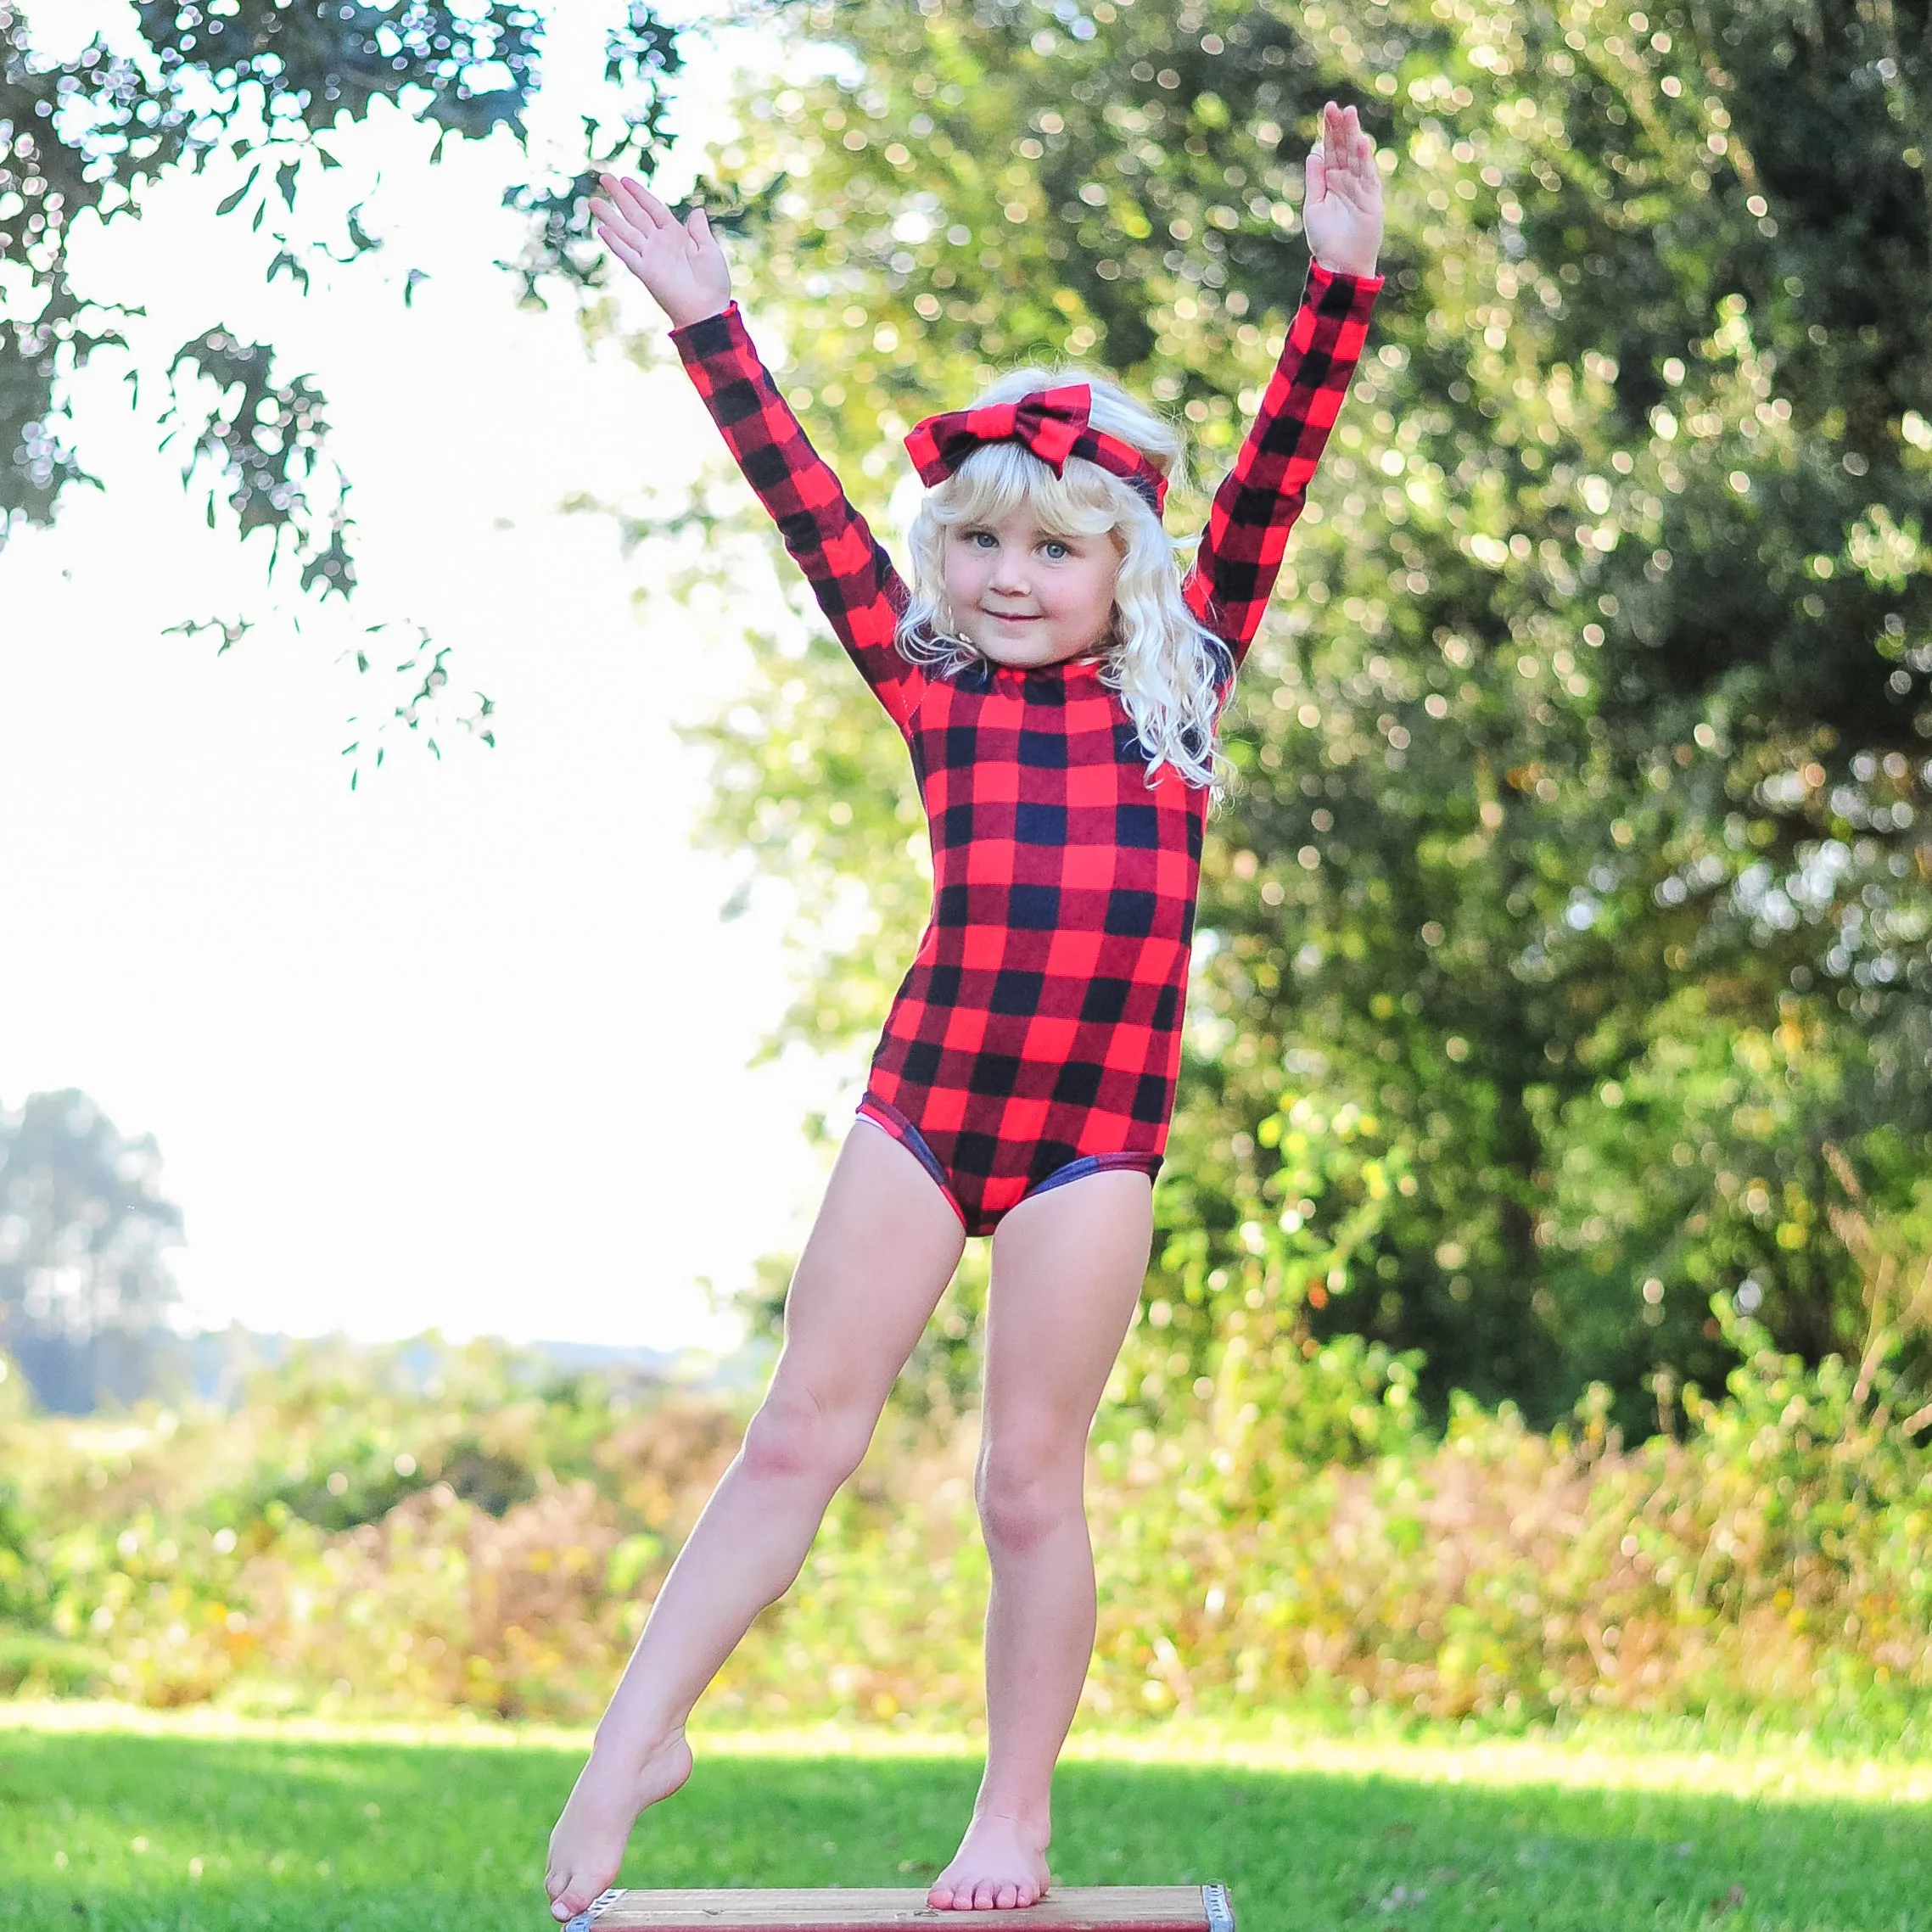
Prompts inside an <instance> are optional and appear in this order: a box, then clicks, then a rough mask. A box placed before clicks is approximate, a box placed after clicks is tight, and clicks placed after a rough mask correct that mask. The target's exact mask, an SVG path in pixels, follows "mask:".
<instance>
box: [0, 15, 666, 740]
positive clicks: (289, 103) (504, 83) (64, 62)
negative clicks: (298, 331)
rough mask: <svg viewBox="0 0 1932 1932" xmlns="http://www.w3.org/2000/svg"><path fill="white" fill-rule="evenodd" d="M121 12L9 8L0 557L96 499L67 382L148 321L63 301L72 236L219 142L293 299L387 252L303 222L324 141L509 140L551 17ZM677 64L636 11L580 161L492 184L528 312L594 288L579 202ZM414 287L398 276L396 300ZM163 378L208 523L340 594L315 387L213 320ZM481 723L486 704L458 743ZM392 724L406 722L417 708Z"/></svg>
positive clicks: (346, 564)
mask: <svg viewBox="0 0 1932 1932" xmlns="http://www.w3.org/2000/svg"><path fill="white" fill-rule="evenodd" d="M132 14H133V15H134V22H133V25H132V31H130V32H129V34H128V35H127V36H126V37H125V38H120V37H118V36H117V38H116V40H115V42H113V43H110V42H109V41H108V40H107V39H104V38H103V37H102V36H99V35H97V36H95V37H93V38H92V39H91V40H90V41H89V42H87V45H86V46H84V47H81V48H78V49H76V51H74V52H72V53H67V54H64V55H63V54H59V53H53V52H49V51H48V50H47V49H46V46H45V43H44V42H43V41H42V40H41V39H39V38H36V34H35V32H34V15H33V10H32V9H31V8H25V7H23V6H21V5H20V4H18V3H17V0H0V294H4V297H5V304H4V307H3V308H0V458H3V459H4V460H3V461H0V546H3V544H4V542H5V540H6V537H7V535H8V530H9V529H12V528H14V526H16V525H18V524H48V523H50V522H51V521H52V520H53V518H54V517H55V516H56V515H57V514H58V512H59V505H60V502H61V500H62V498H63V496H64V494H65V493H66V492H67V491H69V490H72V489H73V488H75V487H76V486H78V485H80V484H97V485H98V479H96V478H93V477H92V476H90V475H88V474H87V472H86V471H85V469H83V468H82V467H81V459H80V457H79V456H78V454H77V453H76V450H75V448H74V447H73V445H72V443H71V441H70V435H69V431H70V417H71V412H70V406H69V404H68V401H67V400H66V398H65V394H64V391H65V386H66V384H67V380H68V378H70V376H71V374H72V373H73V372H74V371H75V370H76V369H77V368H79V367H81V365H83V364H84V363H86V362H87V361H88V360H89V359H90V358H91V357H92V356H94V355H96V354H98V352H99V351H101V350H103V349H104V348H107V347H109V346H117V347H125V346H126V337H125V336H124V335H123V334H122V333H121V332H120V327H119V324H120V322H122V321H124V320H125V319H126V317H127V316H131V315H137V314H139V313H141V311H140V310H139V309H138V308H137V307H135V306H133V305H131V304H130V303H129V302H128V301H127V300H126V299H125V298H124V297H123V296H122V295H121V294H120V293H119V292H117V291H115V290H113V289H111V288H98V289H96V288H87V289H83V288H78V287H76V284H75V283H74V280H73V278H72V277H71V275H70V265H69V256H70V242H71V239H72V238H73V235H74V233H75V232H76V228H77V227H78V226H79V225H80V224H81V223H82V222H83V221H86V220H87V218H88V217H89V216H92V218H93V219H94V220H95V221H99V222H102V223H104V224H111V223H113V222H115V221H120V220H124V219H132V220H139V219H140V217H141V215H142V211H143V203H144V199H145V197H146V194H147V193H148V190H149V189H150V188H152V186H153V185H154V183H155V182H158V181H160V180H161V179H162V178H163V177H165V176H169V175H171V174H176V173H181V172H186V173H188V174H194V173H197V172H199V171H200V170H201V169H202V168H204V166H205V165H207V164H208V162H209V161H210V160H211V159H213V158H214V157H215V156H216V154H217V153H218V152H219V151H221V150H223V149H225V150H226V151H227V155H228V156H229V157H231V158H232V160H235V161H237V162H238V163H241V164H244V165H246V167H247V174H246V176H244V180H243V182H242V185H241V187H240V188H237V189H236V190H235V192H234V193H232V194H231V195H229V196H228V197H227V199H225V200H224V201H223V202H222V203H221V206H220V212H221V214H223V215H224V216H229V217H231V218H232V219H233V220H235V221H243V220H244V219H245V220H246V221H247V223H248V226H249V232H250V233H251V234H252V233H255V232H259V231H260V230H261V229H262V227H263V226H264V224H265V222H266V224H267V225H268V239H269V240H270V241H272V244H274V250H275V252H274V254H273V255H272V258H271V259H270V260H269V261H268V264H267V268H266V275H267V278H268V279H269V280H270V281H271V282H272V281H273V280H275V278H276V277H277V276H279V275H282V274H283V273H287V274H288V276H289V277H291V278H292V279H293V280H294V281H295V282H296V283H299V284H300V286H301V288H303V289H304V290H306V289H307V288H308V285H309V277H310V274H311V269H310V266H309V263H310V262H311V261H313V260H316V258H317V257H318V256H326V257H327V258H328V259H329V260H335V261H348V260H354V259H355V258H356V257H357V256H358V255H362V254H364V253H366V252H367V251H368V250H370V249H374V248H377V247H379V246H380V245H381V244H380V243H379V242H378V240H377V239H375V238H372V236H370V235H369V234H368V233H367V232H366V231H365V230H364V228H363V227H362V226H361V221H359V220H358V218H357V217H358V215H359V213H360V210H361V204H360V203H358V204H356V207H355V208H353V209H351V210H350V213H349V216H348V219H347V222H346V232H345V233H344V235H343V236H341V237H340V238H338V240H339V244H340V249H341V252H340V253H338V252H337V249H336V247H335V246H334V245H333V244H331V243H330V242H328V241H322V240H316V239H314V238H305V237H304V236H302V235H300V233H299V232H297V230H296V224H295V222H294V215H295V211H296V207H297V204H298V201H299V200H300V197H301V195H302V193H303V189H304V184H305V183H307V182H312V181H313V179H314V178H315V176H316V173H317V172H318V171H322V170H328V169H333V168H337V167H339V166H341V165H343V163H342V162H341V161H340V160H339V158H338V157H337V155H336V154H334V153H333V150H332V148H331V147H330V145H329V137H330V136H331V135H332V134H333V133H337V132H340V131H341V130H343V129H344V127H345V126H349V125H352V124H354V123H356V122H360V121H363V120H367V118H368V117H369V115H370V114H371V112H372V109H374V107H375V106H376V105H377V104H378V103H384V102H386V103H388V104H390V105H392V106H394V107H395V108H397V109H400V110H401V111H403V112H405V113H407V114H410V115H412V116H413V117H414V118H415V119H417V120H423V121H427V122H428V123H430V124H432V125H434V126H435V127H436V128H437V129H438V131H439V132H438V135H437V139H436V143H435V145H434V148H433V150H432V153H431V160H432V161H434V160H436V159H438V158H440V155H441V154H442V152H443V148H444V145H445V143H446V142H448V141H449V140H450V139H451V138H452V137H453V138H456V139H459V140H460V139H470V140H479V139H482V138H484V137H487V136H488V135H490V133H491V132H494V131H495V130H496V129H498V128H507V129H508V130H509V132H511V133H512V135H513V136H514V137H515V138H516V139H517V140H518V143H523V141H524V118H523V116H524V108H525V106H526V104H528V102H529V98H530V97H531V96H532V94H533V93H534V92H535V90H536V88H537V87H538V85H539V79H540V53H541V48H542V40H543V16H542V14H541V13H540V10H539V9H538V8H535V7H533V6H527V5H524V4H520V3H518V0H471V3H468V4H464V3H462V0H457V3H456V4H450V5H443V4H437V3H434V0H381V3H378V4H361V3H358V4H354V5H342V4H337V3H336V0H137V5H136V6H135V7H134V8H132ZM51 18H52V10H51V9H49V10H48V15H45V16H42V20H43V21H50V20H51ZM678 67H679V54H678V48H677V42H676V37H675V34H674V32H673V31H672V30H671V29H670V28H669V26H668V25H665V24H664V22H663V21H662V20H660V19H659V18H658V15H657V14H656V13H655V11H654V10H653V9H652V8H651V7H649V6H648V5H645V4H641V3H638V0H633V3H632V4H630V6H629V7H628V8H626V9H625V11H624V18H623V20H622V22H621V23H620V24H619V25H616V26H613V29H612V31H611V32H610V35H609V36H608V47H607V61H606V68H605V76H606V79H607V81H608V82H609V83H610V85H611V87H612V89H613V97H612V100H611V104H610V111H609V113H608V115H607V116H606V117H605V118H603V119H602V120H595V119H591V118H590V117H586V119H585V129H584V135H585V148H586V150H587V158H588V160H589V163H590V165H588V166H586V167H585V169H584V170H583V171H580V172H579V173H577V174H576V175H574V176H571V177H569V178H566V179H546V180H541V181H537V182H524V183H520V184H517V185H514V186H512V187H511V188H509V189H508V190H507V192H506V194H505V198H504V199H505V202H506V204H507V205H509V206H512V207H515V208H517V209H518V210H521V211H522V212H523V213H524V214H526V215H527V216H529V219H530V229H529V240H528V244H527V245H526V247H525V249H524V252H523V255H522V256H521V258H520V260H518V261H516V262H513V263H507V264H505V265H504V266H507V267H508V268H510V269H511V270H512V272H514V273H515V274H516V275H517V276H518V277H519V278H520V280H521V283H522V285H523V293H524V300H528V301H534V302H541V301H542V300H544V297H543V294H542V293H541V288H542V286H543V285H544V284H545V283H557V282H558V281H561V282H562V283H563V285H564V286H567V287H569V286H574V287H575V288H580V289H581V288H585V287H588V286H591V285H594V284H595V283H596V282H597V281H598V280H599V279H600V277H601V276H602V272H603V268H602V260H601V251H598V250H597V249H596V248H595V247H594V245H593V244H592V243H591V238H590V233H589V221H588V209H587V196H588V193H589V192H590V190H591V188H592V187H593V186H594V183H595V178H596V170H597V169H598V168H599V167H602V166H619V167H630V168H635V169H638V170H641V171H644V172H646V173H648V172H649V171H650V170H651V168H652V165H654V163H655V162H656V160H658V157H659V155H660V154H661V153H662V150H663V146H664V114H665V110H666V109H667V107H668V105H669V95H668V91H667V90H668V83H669V80H670V78H671V77H672V76H675V73H676V72H677V70H678ZM414 288H415V277H414V276H413V275H412V277H409V278H408V279H407V280H406V283H405V288H404V300H409V298H410V295H411V294H412V293H413V290H414ZM131 373H132V372H131ZM195 377H202V378H207V382H208V384H211V385H212V389H213V392H214V393H213V396H212V400H211V399H210V394H209V389H208V386H207V385H204V384H197V383H196V382H195V381H194V380H193V378H195ZM166 382H167V387H168V400H167V403H166V405H165V407H164V408H163V409H162V410H161V411H160V414H159V417H158V422H159V423H160V424H163V425H165V426H166V427H167V428H168V431H169V434H168V435H167V438H166V442H167V443H178V444H180V445H182V446H184V447H185V448H186V449H187V450H188V451H189V452H190V458H189V464H188V473H187V476H186V477H184V480H187V479H189V478H192V477H193V476H194V475H195V474H197V473H199V475H200V476H201V477H202V478H203V479H204V483H205V486H206V488H207V490H208V520H209V524H210V528H212V527H214V526H215V524H216V521H217V512H216V499H217V497H218V496H222V495H223V494H225V495H226V497H227V508H228V511H229V512H230V513H231V515H232V519H233V527H234V529H236V530H237V532H238V535H240V536H241V538H242V539H243V540H244V541H245V540H247V539H248V538H249V537H250V536H251V535H253V534H254V533H255V531H257V530H266V532H267V533H268V536H269V549H268V564H269V568H270V570H271V572H272V571H273V570H274V568H275V565H276V563H277V561H278V560H279V558H280V557H282V555H283V551H284V550H285V549H286V551H287V552H288V559H289V563H290V566H291V567H292V568H294V570H295V571H296V573H297V576H298V580H299V584H300V589H301V590H302V591H305V592H307V593H310V594H311V595H313V596H317V597H322V598H326V597H328V596H331V595H335V596H342V597H344V598H346V597H348V596H350V595H351V594H352V592H353V591H354V589H355V584H356V565H355V558H354V555H353V552H352V550H351V547H350V546H351V537H352V532H353V529H354V519H353V518H352V517H351V516H350V510H349V498H350V484H349V479H347V478H346V477H345V476H344V475H343V473H342V472H341V471H340V469H339V468H338V466H337V465H336V464H335V462H334V461H333V458H332V457H331V456H330V454H329V446H328V436H329V423H328V416H327V410H328V397H327V395H326V394H325V392H324V390H323V389H322V383H321V380H320V378H318V376H317V375H316V374H315V373H313V372H310V373H303V374H289V373H288V372H285V371H284V370H283V367H281V363H280V358H279V356H278V353H277V350H276V348H275V346H274V344H272V343H262V342H250V341H246V340H244V339H243V338H242V337H241V336H240V335H239V334H238V333H237V332H236V331H235V330H234V329H232V328H229V327H228V326H227V324H225V323H223V322H221V321H220V320H219V319H218V318H216V317H213V316H210V319H209V324H208V327H207V328H204V329H203V330H202V331H201V332H200V333H198V334H197V335H195V336H194V337H193V338H192V339H189V340H188V341H187V342H184V343H183V344H182V345H181V346H180V348H179V349H178V350H176V352H175V354H174V356H173V358H172V360H171V361H170V362H169V364H168V367H167V370H166ZM204 465H205V467H204ZM187 628H188V629H190V630H202V629H210V630H220V631H221V635H222V643H221V648H222V649H227V647H228V646H229V645H230V644H232V642H233V641H234V640H235V638H236V637H237V636H239V635H240V634H241V632H242V631H244V630H247V629H248V628H249V625H248V624H247V623H246V622H245V621H238V622H236V623H227V622H217V621H215V620H210V621H208V622H206V623H200V622H197V623H193V624H190V625H188V627H187ZM371 628H372V630H373V629H377V628H379V627H378V626H372V627H371ZM445 654H446V653H440V652H427V651H426V652H420V653H419V654H418V657H417V658H415V659H412V661H411V664H409V665H407V666H405V667H403V668H404V669H415V670H416V671H417V672H418V673H419V675H420V679H421V682H422V686H423V688H422V690H421V691H420V692H417V699H418V700H420V701H422V702H423V703H424V704H425V705H427V704H428V703H429V702H430V701H431V700H432V699H433V698H434V695H435V693H436V692H438V691H439V690H440V687H441V686H442V685H443V684H444V683H445V681H446V674H445V670H444V664H443V658H444V656H445ZM365 668H366V667H365ZM398 709H399V714H400V715H403V716H404V717H405V718H406V721H407V722H408V723H409V725H410V726H411V728H412V729H413V728H414V727H415V725H416V723H417V711H416V708H415V704H414V703H413V702H412V703H410V704H408V705H406V706H402V707H399V708H398ZM488 715H489V705H488V703H487V701H486V700H485V701H484V704H483V707H482V710H481V713H480V714H479V717H478V718H475V719H472V720H468V722H469V723H470V725H471V727H472V728H473V729H476V728H479V726H480V725H481V723H482V721H483V720H487V718H488ZM482 735H483V736H484V737H485V738H487V737H488V736H489V732H488V731H487V730H484V731H483V732H482Z"/></svg>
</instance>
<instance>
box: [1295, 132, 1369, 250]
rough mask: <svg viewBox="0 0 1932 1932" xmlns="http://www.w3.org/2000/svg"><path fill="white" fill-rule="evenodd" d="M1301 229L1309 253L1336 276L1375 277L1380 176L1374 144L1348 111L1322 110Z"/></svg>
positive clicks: (1309, 151) (1308, 168)
mask: <svg viewBox="0 0 1932 1932" xmlns="http://www.w3.org/2000/svg"><path fill="white" fill-rule="evenodd" d="M1306 172H1307V177H1308V200H1307V205H1306V206H1305V207H1304V208H1303V210H1302V230H1303V232H1305V233H1306V234H1307V236H1308V252H1309V253H1310V254H1311V255H1313V256H1314V258H1315V260H1317V261H1319V263H1320V264H1321V265H1322V266H1323V267H1324V268H1326V269H1330V270H1332V271H1333V272H1335V273H1336V274H1337V275H1373V274H1374V273H1375V256H1376V255H1377V253H1378V251H1379V250H1380V248H1381V245H1382V177H1381V176H1380V174H1379V173H1378V172H1377V171H1376V168H1375V143H1374V142H1373V141H1371V140H1370V139H1369V137H1368V136H1367V135H1366V134H1365V133H1364V132H1363V131H1362V123H1361V120H1360V119H1359V118H1358V116H1357V115H1356V112H1355V109H1353V108H1352V107H1347V108H1338V107H1337V106H1336V104H1335V103H1334V102H1333V101H1330V102H1329V103H1328V104H1327V105H1326V106H1324V108H1323V109H1322V135H1321V139H1320V140H1319V141H1318V142H1317V143H1315V145H1314V146H1313V148H1310V149H1309V150H1308V167H1307V170H1306Z"/></svg>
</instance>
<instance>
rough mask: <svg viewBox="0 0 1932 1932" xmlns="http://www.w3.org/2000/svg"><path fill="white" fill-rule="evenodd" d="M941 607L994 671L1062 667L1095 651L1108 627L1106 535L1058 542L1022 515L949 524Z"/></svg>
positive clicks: (1111, 566)
mask: <svg viewBox="0 0 1932 1932" xmlns="http://www.w3.org/2000/svg"><path fill="white" fill-rule="evenodd" d="M944 564H945V584H946V602H947V603H948V604H949V606H950V607H951V610H952V614H953V619H954V621H955V623H956V624H958V626H959V628H960V632H961V634H962V635H963V636H965V638H966V641H967V642H968V643H969V644H971V645H972V647H974V649H976V650H977V651H978V652H980V653H981V655H982V656H983V657H987V658H991V659H992V660H993V662H994V664H1011V665H1013V666H1015V667H1016V668H1018V669H1031V668H1033V667H1034V666H1036V665H1041V664H1063V663H1065V662H1066V660H1067V658H1078V657H1079V656H1080V655H1081V654H1082V653H1083V652H1088V651H1092V650H1095V649H1097V648H1098V647H1100V644H1101V642H1102V641H1104V640H1105V638H1106V635H1107V631H1108V629H1109V627H1110V626H1111V625H1112V622H1113V588H1114V580H1115V578H1116V577H1117V575H1118V574H1119V571H1120V552H1118V551H1117V550H1116V549H1115V548H1114V540H1113V534H1112V531H1110V530H1102V531H1100V533H1099V534H1098V535H1095V536H1062V535H1056V534H1054V533H1052V532H1050V531H1047V530H1043V529H1041V528H1040V527H1039V525H1038V524H1036V523H1035V522H1034V521H1033V518H1032V517H1031V516H1030V515H1029V514H1028V512H1026V511H1024V510H1013V511H1011V512H1008V513H1007V515H1006V516H1005V517H1004V518H1001V519H1000V521H999V522H997V523H988V524H952V525H951V526H950V527H949V529H947V531H946V537H945V548H944Z"/></svg>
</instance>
